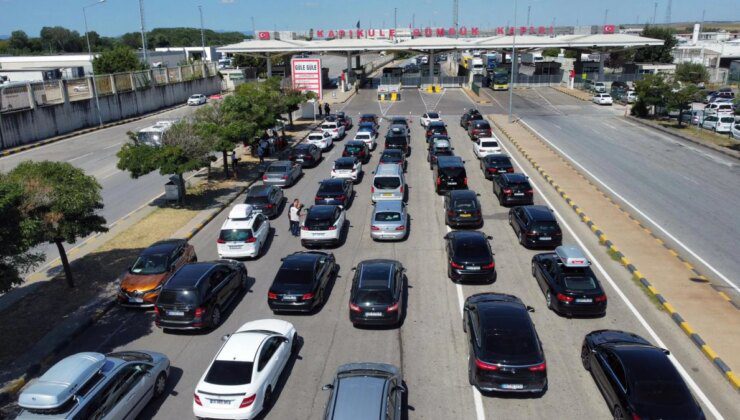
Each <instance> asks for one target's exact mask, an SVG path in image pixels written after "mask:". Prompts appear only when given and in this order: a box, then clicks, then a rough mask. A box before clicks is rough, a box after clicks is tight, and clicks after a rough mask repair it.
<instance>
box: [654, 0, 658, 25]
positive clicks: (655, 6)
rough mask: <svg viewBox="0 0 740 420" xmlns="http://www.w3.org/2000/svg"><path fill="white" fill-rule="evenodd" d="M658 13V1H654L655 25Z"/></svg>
mask: <svg viewBox="0 0 740 420" xmlns="http://www.w3.org/2000/svg"><path fill="white" fill-rule="evenodd" d="M657 14H658V2H657V1H656V2H655V3H653V25H655V17H656V15H657Z"/></svg>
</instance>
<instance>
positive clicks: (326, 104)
mask: <svg viewBox="0 0 740 420" xmlns="http://www.w3.org/2000/svg"><path fill="white" fill-rule="evenodd" d="M330 113H331V107H329V103H328V102H325V103H324V114H326V116H327V117H328V116H329V114H330Z"/></svg>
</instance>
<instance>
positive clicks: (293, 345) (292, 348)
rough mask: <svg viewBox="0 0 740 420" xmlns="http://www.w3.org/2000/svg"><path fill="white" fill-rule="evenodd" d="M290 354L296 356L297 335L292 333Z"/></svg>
mask: <svg viewBox="0 0 740 420" xmlns="http://www.w3.org/2000/svg"><path fill="white" fill-rule="evenodd" d="M290 353H291V354H296V353H298V333H297V332H295V333H293V343H292V344H291V345H290Z"/></svg>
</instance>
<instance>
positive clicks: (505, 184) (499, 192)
mask: <svg viewBox="0 0 740 420" xmlns="http://www.w3.org/2000/svg"><path fill="white" fill-rule="evenodd" d="M493 194H494V195H496V197H497V198H498V202H499V204H501V205H502V206H508V205H510V204H519V205H526V204H534V190H533V189H532V185H530V184H529V178H527V176H526V175H524V174H520V173H513V174H511V173H506V174H501V175H499V176H497V177H495V178H493Z"/></svg>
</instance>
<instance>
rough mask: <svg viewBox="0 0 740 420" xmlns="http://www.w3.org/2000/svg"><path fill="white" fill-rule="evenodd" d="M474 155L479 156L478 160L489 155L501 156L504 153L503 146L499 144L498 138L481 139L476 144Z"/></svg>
mask: <svg viewBox="0 0 740 420" xmlns="http://www.w3.org/2000/svg"><path fill="white" fill-rule="evenodd" d="M473 153H475V156H477V157H478V159H483V158H484V157H486V156H488V155H500V154H501V153H503V152H502V151H501V145H500V144H499V140H498V138H496V137H479V138H478V140H477V141H476V142H475V146H474V148H473Z"/></svg>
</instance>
